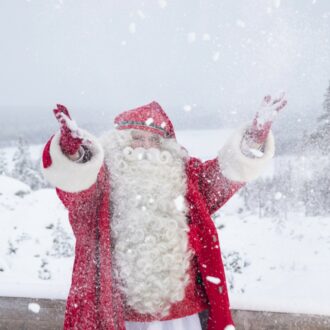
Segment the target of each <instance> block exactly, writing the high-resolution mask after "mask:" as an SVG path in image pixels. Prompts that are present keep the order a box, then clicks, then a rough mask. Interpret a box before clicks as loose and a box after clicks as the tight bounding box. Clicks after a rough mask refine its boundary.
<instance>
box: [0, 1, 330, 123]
mask: <svg viewBox="0 0 330 330" xmlns="http://www.w3.org/2000/svg"><path fill="white" fill-rule="evenodd" d="M329 39H330V1H329V0H282V1H280V0H249V1H245V0H236V1H233V0H208V1H206V0H205V1H193V0H180V1H174V0H159V1H158V0H145V1H133V0H125V1H115V0H97V1H95V0H88V1H87V0H29V1H27V0H0V42H1V43H0V44H1V51H0V59H1V60H0V112H2V116H1V118H3V116H4V113H5V111H6V109H7V108H6V106H15V107H16V106H24V107H25V106H26V107H28V106H29V107H30V108H28V109H29V112H30V113H31V115H34V113H33V109H36V110H35V111H41V110H40V109H42V111H49V112H50V110H51V109H52V107H53V105H54V104H55V103H57V102H60V103H63V104H66V105H68V106H69V107H70V108H71V109H73V110H72V111H74V113H75V114H76V116H78V117H79V113H80V111H86V109H87V111H91V112H92V110H93V109H100V108H102V109H103V110H105V111H106V112H107V113H108V114H111V115H115V114H116V113H118V112H119V111H122V110H125V109H130V108H133V107H136V106H139V105H142V104H145V103H148V102H150V101H152V100H157V101H159V102H160V103H161V105H163V107H164V108H165V110H166V111H168V112H169V113H170V114H171V115H172V116H173V114H174V116H180V114H182V113H186V112H189V113H190V115H191V116H194V113H195V114H196V115H197V113H198V112H202V111H211V112H214V114H215V115H218V116H224V117H226V116H228V117H230V116H238V117H241V116H242V117H244V116H245V115H246V113H249V114H250V113H252V112H254V111H255V106H256V104H259V100H260V98H261V97H262V96H263V95H264V94H265V93H269V92H271V93H274V92H276V91H278V90H280V89H282V90H285V91H286V92H287V94H288V99H289V106H288V109H287V115H288V114H290V115H292V114H294V115H296V116H305V115H306V114H308V112H309V113H313V112H315V110H316V109H319V108H320V105H321V102H322V98H323V95H324V93H325V90H326V88H327V85H328V82H329V80H330V43H329ZM49 116H51V114H50V115H49Z"/></svg>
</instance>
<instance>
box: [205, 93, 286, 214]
mask: <svg viewBox="0 0 330 330" xmlns="http://www.w3.org/2000/svg"><path fill="white" fill-rule="evenodd" d="M286 104H287V101H286V100H285V99H284V93H282V94H281V95H280V96H279V97H277V98H275V99H273V100H272V98H271V97H270V96H266V97H265V98H264V100H263V102H262V104H261V107H260V109H259V111H258V112H257V113H256V115H255V117H254V119H253V122H252V124H251V125H245V126H244V127H242V128H241V129H240V130H238V131H236V132H235V133H234V134H233V135H232V136H231V138H230V139H229V140H228V141H227V143H226V144H225V145H224V146H223V148H222V149H221V150H220V152H219V154H218V157H217V158H215V159H213V160H209V161H206V162H204V163H200V164H199V186H200V191H201V193H202V194H203V195H204V198H205V200H206V202H207V205H208V208H209V211H210V213H211V214H212V213H214V212H215V211H216V210H218V209H219V208H220V207H221V206H222V205H223V204H225V203H226V202H227V201H228V200H229V199H230V198H231V197H232V196H233V194H234V193H235V192H236V191H237V190H238V189H240V188H241V187H242V186H244V184H245V183H247V182H249V181H251V180H254V179H255V178H257V177H258V176H259V174H260V173H261V171H262V170H263V168H264V167H265V165H266V164H267V163H268V161H269V160H270V159H271V158H272V157H273V155H274V151H275V144H274V137H273V134H272V132H271V131H270V128H271V125H272V123H273V121H274V119H275V117H276V115H277V113H278V112H279V111H280V110H281V109H283V108H284V107H285V105H286Z"/></svg>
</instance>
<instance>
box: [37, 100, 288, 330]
mask: <svg viewBox="0 0 330 330" xmlns="http://www.w3.org/2000/svg"><path fill="white" fill-rule="evenodd" d="M285 104H286V101H285V100H284V95H281V96H280V97H279V98H277V99H274V100H272V99H271V97H269V96H268V97H265V99H264V100H263V104H262V107H261V110H260V111H259V112H258V113H257V115H256V117H255V118H254V120H253V122H252V124H251V125H247V126H245V127H243V128H242V129H240V130H238V131H237V132H236V133H235V134H234V135H233V136H232V137H231V138H230V139H229V141H228V142H227V143H226V144H225V145H224V147H223V148H222V149H221V150H220V152H219V154H218V156H217V157H216V158H214V159H212V160H209V161H206V162H202V161H200V160H199V159H196V158H192V157H189V155H188V152H187V150H186V149H184V148H183V147H181V146H180V145H179V144H178V142H177V141H176V138H175V133H174V129H173V125H172V123H171V121H170V120H169V118H168V116H167V115H166V114H165V112H164V111H163V109H162V108H161V107H160V105H159V104H158V103H156V102H152V103H150V104H148V105H145V106H142V107H139V108H136V109H133V110H130V111H126V112H124V113H122V114H120V115H119V116H117V117H116V118H115V127H116V129H115V130H114V131H113V132H110V133H107V134H105V135H104V136H102V137H101V138H99V139H97V138H95V137H94V136H92V135H91V134H89V133H88V132H86V131H84V130H81V129H79V128H78V127H77V126H76V124H75V122H74V121H73V120H71V117H70V115H69V113H68V111H67V109H66V108H65V107H64V106H61V105H58V106H57V109H55V110H54V113H55V115H56V118H57V119H58V121H59V123H60V127H61V129H60V131H59V132H58V133H56V134H55V135H54V136H53V137H52V138H51V139H50V140H49V141H48V143H47V144H46V146H45V148H44V152H43V171H44V175H45V177H46V178H47V179H48V180H49V181H50V182H51V183H52V184H53V185H54V186H55V187H56V191H57V194H58V196H59V198H60V199H61V200H62V202H63V204H64V206H65V207H66V208H67V209H68V211H69V220H70V223H71V225H72V229H73V232H74V235H75V238H76V247H75V261H74V267H73V274H72V284H71V289H70V293H69V296H68V299H67V307H66V313H65V322H64V329H68V330H69V329H70V330H72V329H75V330H78V329H80V330H92V329H95V330H96V329H98V330H124V329H127V330H133V329H134V330H142V329H143V330H147V329H148V330H151V329H157V330H159V329H162V330H165V329H166V330H171V329H173V330H178V329H182V330H200V329H201V323H200V320H199V317H198V315H199V313H200V312H202V311H205V310H207V311H208V321H207V329H208V330H230V329H234V325H233V321H232V318H231V313H230V306H229V301H228V294H227V287H226V279H225V272H224V268H223V263H222V260H221V252H220V245H219V239H218V235H217V230H216V228H215V226H214V224H213V222H212V219H211V215H212V214H213V213H214V212H215V211H217V210H218V209H219V208H220V207H221V206H222V205H223V204H224V203H225V202H226V201H227V200H228V199H229V198H230V197H231V196H232V195H233V194H234V193H235V192H236V191H237V190H238V189H239V188H241V187H242V186H243V185H244V184H245V183H246V182H248V181H250V180H252V179H254V178H256V177H257V176H258V174H259V173H260V171H261V169H262V168H263V167H264V165H265V163H267V161H268V160H269V159H270V158H271V157H272V156H273V153H274V141H273V136H272V134H271V133H270V126H271V124H272V121H273V119H274V116H275V114H276V113H277V112H278V111H279V110H280V109H282V108H283V107H284V106H285Z"/></svg>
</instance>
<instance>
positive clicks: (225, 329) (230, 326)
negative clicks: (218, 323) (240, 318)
mask: <svg viewBox="0 0 330 330" xmlns="http://www.w3.org/2000/svg"><path fill="white" fill-rule="evenodd" d="M224 330H235V327H234V326H233V325H232V324H230V325H227V326H226V327H225V328H224Z"/></svg>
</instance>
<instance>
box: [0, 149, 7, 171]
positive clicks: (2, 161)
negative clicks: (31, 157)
mask: <svg viewBox="0 0 330 330" xmlns="http://www.w3.org/2000/svg"><path fill="white" fill-rule="evenodd" d="M7 174H8V164H7V160H6V155H5V152H4V151H3V150H2V149H0V175H7Z"/></svg>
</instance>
